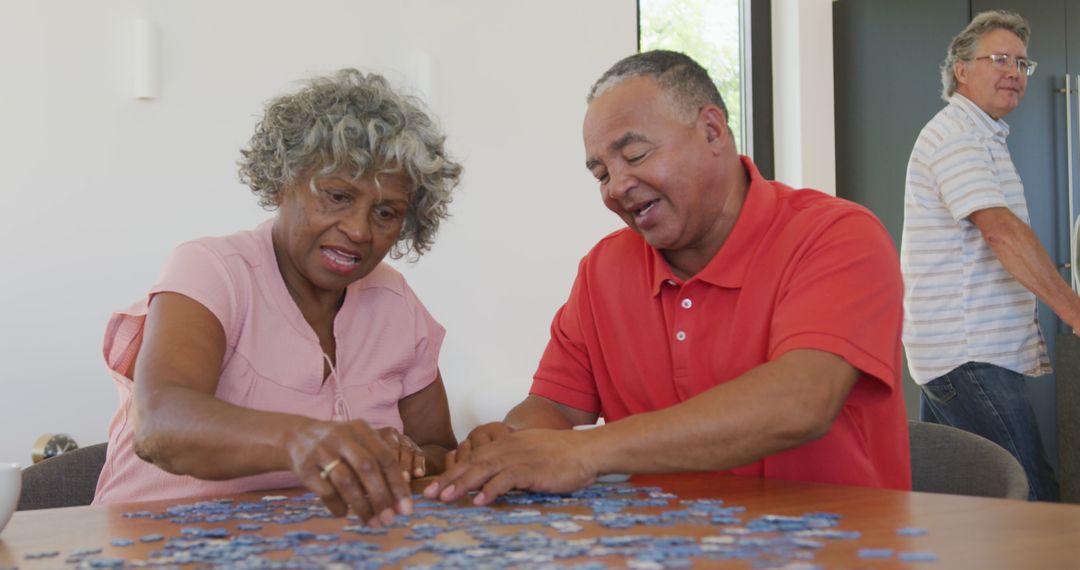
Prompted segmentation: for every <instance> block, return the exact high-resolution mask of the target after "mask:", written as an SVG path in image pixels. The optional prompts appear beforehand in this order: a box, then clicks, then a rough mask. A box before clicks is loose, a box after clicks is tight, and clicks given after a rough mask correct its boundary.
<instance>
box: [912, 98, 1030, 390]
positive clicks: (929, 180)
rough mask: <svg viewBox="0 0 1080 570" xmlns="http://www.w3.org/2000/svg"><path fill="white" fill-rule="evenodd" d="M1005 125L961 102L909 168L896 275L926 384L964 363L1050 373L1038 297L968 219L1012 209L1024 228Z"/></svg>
mask: <svg viewBox="0 0 1080 570" xmlns="http://www.w3.org/2000/svg"><path fill="white" fill-rule="evenodd" d="M1008 134H1009V126H1008V125H1007V124H1005V122H1004V121H1002V120H994V119H993V118H991V117H990V116H989V115H987V114H986V113H985V112H983V111H982V109H980V108H979V107H978V106H977V105H975V104H974V103H972V102H971V100H969V99H967V98H966V97H964V96H963V95H960V94H955V95H953V96H952V97H951V98H950V99H949V104H948V106H946V107H945V108H944V109H942V110H941V111H940V112H938V114H937V115H935V116H934V118H933V119H931V120H930V122H929V123H927V124H926V126H925V127H923V130H922V132H921V133H919V138H918V140H917V141H916V142H915V148H914V149H912V151H911V158H910V160H909V161H908V168H907V181H906V184H905V188H904V231H903V236H902V238H901V245H900V268H901V270H902V272H903V274H904V334H903V338H904V348H905V349H906V350H907V359H908V367H909V368H910V369H911V375H912V377H913V378H914V379H915V381H916V382H917V383H919V384H925V383H927V382H929V381H930V380H933V379H934V378H937V377H939V376H942V375H944V374H946V373H948V372H949V371H951V370H952V369H954V368H956V367H957V366H960V365H961V364H964V363H965V362H969V361H977V362H986V363H989V364H995V365H997V366H1001V367H1003V368H1008V369H1009V370H1013V371H1015V372H1019V373H1021V374H1027V375H1031V376H1037V375H1040V374H1045V373H1047V372H1050V361H1049V359H1048V358H1047V355H1046V343H1045V342H1044V341H1043V338H1042V333H1040V332H1039V323H1038V315H1037V313H1036V302H1035V295H1034V294H1032V293H1031V292H1030V291H1028V290H1027V289H1026V288H1024V286H1022V285H1021V284H1020V283H1019V282H1018V281H1017V280H1016V279H1015V278H1013V276H1012V275H1011V274H1010V273H1009V272H1008V271H1006V270H1005V268H1004V267H1003V266H1002V265H1001V262H1000V261H998V259H997V257H996V256H995V255H994V252H993V251H991V249H990V246H989V245H987V243H986V241H985V240H984V239H983V237H982V233H980V232H979V228H978V227H976V226H975V224H973V223H972V222H971V221H970V220H969V219H968V216H969V215H971V214H972V213H973V212H976V211H978V210H982V209H984V208H991V207H995V206H1005V207H1008V208H1009V209H1010V210H1012V212H1013V213H1014V214H1016V216H1017V217H1019V218H1020V219H1022V220H1024V222H1025V223H1029V224H1030V220H1029V218H1028V211H1027V202H1026V201H1025V200H1024V186H1023V184H1022V183H1021V181H1020V176H1019V175H1018V174H1017V172H1016V168H1015V167H1014V166H1013V163H1012V159H1011V158H1010V157H1009V148H1008V147H1007V146H1006V145H1005V137H1006V136H1008Z"/></svg>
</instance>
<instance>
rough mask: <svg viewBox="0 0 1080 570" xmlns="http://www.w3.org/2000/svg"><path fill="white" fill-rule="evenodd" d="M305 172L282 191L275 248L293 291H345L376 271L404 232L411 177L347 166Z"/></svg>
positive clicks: (294, 293)
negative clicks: (313, 175)
mask: <svg viewBox="0 0 1080 570" xmlns="http://www.w3.org/2000/svg"><path fill="white" fill-rule="evenodd" d="M310 180H311V179H310V178H309V177H303V178H302V179H301V180H300V181H298V182H297V183H296V184H293V185H292V186H289V187H287V188H286V189H285V190H284V191H283V192H282V198H281V203H280V204H279V209H278V216H277V219H276V220H275V221H274V231H273V236H274V238H273V239H274V252H275V254H276V256H277V258H278V267H279V268H280V270H281V273H282V276H283V277H284V279H285V283H286V285H288V287H289V290H290V291H291V292H292V293H293V295H297V294H303V293H305V292H309V290H310V292H312V293H317V292H319V291H328V292H335V293H340V292H342V291H344V290H345V287H347V286H348V285H349V284H350V283H352V282H353V281H356V280H357V279H360V278H362V277H364V276H365V275H367V274H368V273H370V272H371V270H372V269H374V268H375V266H376V265H378V264H379V262H380V261H382V259H383V258H384V257H386V254H387V253H388V252H389V251H390V248H391V247H393V246H394V244H395V243H396V242H397V241H398V237H399V236H400V235H401V226H402V224H403V223H404V221H405V214H406V212H407V211H408V208H409V193H410V191H411V190H412V181H411V180H410V179H409V177H408V175H406V174H404V173H394V174H380V175H379V177H378V184H376V182H375V178H374V177H373V176H366V177H364V178H361V179H359V180H353V179H352V176H351V175H350V174H349V173H346V172H345V171H344V170H342V171H339V172H335V173H334V174H330V175H327V176H322V177H319V178H317V179H316V180H315V192H314V193H313V192H312V191H311V187H310V185H309V184H310Z"/></svg>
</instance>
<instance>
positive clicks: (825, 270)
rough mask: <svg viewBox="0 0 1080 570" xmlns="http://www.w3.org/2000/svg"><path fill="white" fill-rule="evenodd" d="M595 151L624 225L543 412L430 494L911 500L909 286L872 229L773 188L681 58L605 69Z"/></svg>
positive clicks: (837, 205)
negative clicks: (719, 494) (905, 322)
mask: <svg viewBox="0 0 1080 570" xmlns="http://www.w3.org/2000/svg"><path fill="white" fill-rule="evenodd" d="M584 139H585V155H586V166H587V167H588V168H589V170H590V171H591V172H592V173H593V175H594V176H595V177H596V179H597V180H598V181H599V183H600V192H601V196H602V198H603V200H604V204H605V205H606V206H607V207H608V208H609V209H611V210H612V211H613V212H615V213H616V214H617V215H619V217H621V218H622V219H623V220H624V221H625V222H626V225H627V226H628V228H626V229H623V230H620V231H617V232H615V233H613V234H611V235H609V236H607V237H606V238H604V239H603V240H601V241H600V243H598V244H597V245H596V246H595V247H594V248H593V249H592V251H590V252H589V254H588V255H586V256H585V258H584V259H583V260H582V261H581V264H580V266H579V269H578V275H577V279H576V281H575V282H574V286H573V289H572V290H571V292H570V298H569V300H567V302H566V304H565V305H564V306H563V307H562V308H561V309H560V310H559V312H558V313H557V314H556V316H555V319H554V322H553V323H552V326H551V340H550V341H549V343H548V346H547V350H546V351H545V352H544V356H543V358H542V360H541V361H540V367H539V369H538V370H537V372H536V375H535V376H534V381H533V386H532V390H531V393H530V395H529V396H528V398H526V399H525V401H523V402H522V403H521V404H519V405H518V406H517V407H515V408H514V409H513V410H511V411H510V413H509V414H508V415H507V417H506V420H505V422H497V423H494V424H487V425H485V426H481V427H479V428H477V429H476V430H474V431H473V433H471V434H470V435H469V437H468V439H466V441H464V442H462V444H461V446H460V447H459V450H458V451H457V452H456V455H455V457H454V459H453V464H452V466H451V467H450V468H449V469H448V470H447V471H446V472H445V473H444V474H443V475H442V476H440V477H439V478H437V479H436V480H435V481H434V482H433V483H432V484H431V485H430V486H429V487H428V488H427V489H425V494H426V495H427V496H428V497H432V498H434V497H436V496H438V497H439V498H441V499H443V500H455V499H457V498H458V497H460V496H462V495H463V494H464V493H466V492H468V491H471V490H477V489H479V490H480V493H478V494H477V496H476V498H475V502H476V503H477V504H486V503H490V502H491V501H492V500H494V499H495V498H496V497H497V496H498V495H500V494H502V493H504V492H506V491H508V490H510V489H513V488H517V489H532V490H540V491H549V492H567V491H572V490H575V489H578V488H580V487H583V486H585V485H588V484H589V483H591V482H593V481H594V480H595V479H596V477H597V476H599V475H602V474H605V473H660V472H674V471H725V472H729V473H734V474H737V475H749V476H757V477H778V478H784V479H798V480H805V481H818V482H826V483H840V484H847V485H862V486H872V487H886V488H893V489H910V487H911V470H910V461H909V455H908V434H907V421H906V417H905V413H904V403H903V397H902V393H901V390H900V385H899V384H900V325H901V321H902V318H903V315H902V309H901V297H902V293H903V286H902V283H901V279H900V273H899V262H898V260H897V256H896V252H895V250H894V248H893V245H892V242H891V241H890V239H889V236H888V234H887V233H886V232H885V229H884V228H883V227H882V225H881V223H880V222H879V221H878V220H877V219H876V218H875V217H874V216H873V214H871V213H870V212H868V211H867V210H866V209H864V208H862V207H861V206H858V205H855V204H852V203H850V202H846V201H844V200H840V199H837V198H834V197H831V196H827V195H825V194H822V193H820V192H817V191H814V190H793V189H791V188H789V187H787V186H785V185H783V184H780V183H777V182H771V181H768V180H765V179H764V178H762V177H761V174H760V173H758V171H757V168H756V167H755V166H754V164H753V163H752V162H751V161H750V159H749V158H746V157H740V156H739V155H738V153H737V152H736V149H735V144H734V139H733V138H732V134H731V130H730V129H729V128H728V124H727V110H726V108H725V106H724V102H723V100H722V99H721V98H720V95H719V93H718V92H717V91H716V87H715V86H714V85H713V83H712V81H711V80H710V79H709V77H708V74H707V73H706V71H705V70H704V69H702V68H701V67H700V66H699V65H698V64H697V63H695V62H694V61H693V60H692V59H690V58H688V57H686V56H685V55H682V54H678V53H673V52H648V53H642V54H637V55H634V56H631V57H629V58H626V59H624V60H622V61H620V62H619V63H617V64H616V65H615V66H614V67H612V68H611V69H610V70H609V71H608V72H607V73H605V74H604V75H603V76H602V77H601V78H600V80H599V81H597V83H596V84H595V85H594V86H593V88H592V91H591V93H590V95H589V106H588V111H587V113H586V116H585V124H584ZM600 416H602V417H603V418H604V419H605V420H606V423H605V425H603V426H600V427H598V428H596V429H592V430H584V431H574V430H571V429H568V428H571V427H573V426H575V425H582V424H593V423H595V422H596V420H597V418H598V417H600Z"/></svg>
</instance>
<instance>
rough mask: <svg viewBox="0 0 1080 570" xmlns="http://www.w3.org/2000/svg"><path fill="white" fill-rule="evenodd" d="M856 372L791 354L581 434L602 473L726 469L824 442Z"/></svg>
mask: <svg viewBox="0 0 1080 570" xmlns="http://www.w3.org/2000/svg"><path fill="white" fill-rule="evenodd" d="M857 378H858V372H857V371H856V370H855V369H854V368H853V367H851V366H850V365H849V364H847V362H846V361H844V360H843V359H842V358H840V357H838V356H835V355H832V354H827V353H823V352H819V351H811V350H803V351H793V352H791V353H788V354H787V355H785V356H783V357H781V358H780V359H779V360H777V361H774V362H771V363H769V364H766V365H762V366H759V367H757V368H755V369H752V370H750V371H749V372H747V373H746V374H744V375H743V376H742V377H739V378H737V379H734V380H732V381H730V382H727V383H725V384H722V385H720V386H717V387H716V388H713V389H711V390H708V391H706V392H703V393H701V394H699V395H697V396H695V397H693V398H691V399H689V400H687V401H685V402H683V403H681V404H678V405H676V406H672V407H670V408H667V409H663V410H658V411H655V412H651V413H646V414H640V415H635V416H631V417H628V418H625V419H623V420H620V421H618V422H613V423H611V424H608V425H606V426H603V427H602V428H599V429H596V430H590V431H589V432H587V433H583V434H582V436H583V438H587V440H588V443H586V444H585V445H586V446H587V447H589V450H588V451H587V453H586V455H588V456H590V457H592V458H593V460H595V465H596V467H597V470H598V472H600V473H612V472H625V473H665V472H675V471H703V470H710V471H711V470H722V469H731V468H734V467H738V466H740V465H745V464H747V463H751V462H753V461H757V460H759V459H761V458H763V457H767V456H770V455H773V454H775V453H778V452H780V451H783V450H785V449H790V448H792V447H796V446H798V445H802V444H804V443H806V442H808V441H812V440H814V439H817V438H818V437H821V436H822V435H824V434H825V433H826V432H827V431H828V429H829V427H830V426H831V425H832V421H833V419H834V418H835V417H836V414H837V413H839V411H840V409H841V408H842V407H843V404H844V402H845V401H846V399H847V396H848V394H849V392H850V391H851V388H852V387H853V386H854V384H855V382H856V379H857Z"/></svg>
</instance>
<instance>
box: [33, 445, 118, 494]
mask: <svg viewBox="0 0 1080 570" xmlns="http://www.w3.org/2000/svg"><path fill="white" fill-rule="evenodd" d="M107 447H108V444H107V443H99V444H96V445H90V446H87V447H80V448H79V449H76V450H73V451H69V452H67V453H62V454H60V455H57V456H56V457H50V458H48V459H46V460H44V461H42V462H41V463H37V464H35V465H31V466H30V467H27V468H26V469H23V472H22V495H20V496H19V506H18V508H17V509H16V510H19V511H29V510H34V509H52V508H56V507H75V506H81V505H89V504H90V502H91V501H93V500H94V491H95V489H96V488H97V480H98V476H100V475H101V468H102V466H104V465H105V451H106V448H107Z"/></svg>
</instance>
